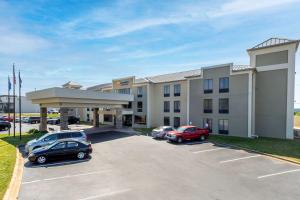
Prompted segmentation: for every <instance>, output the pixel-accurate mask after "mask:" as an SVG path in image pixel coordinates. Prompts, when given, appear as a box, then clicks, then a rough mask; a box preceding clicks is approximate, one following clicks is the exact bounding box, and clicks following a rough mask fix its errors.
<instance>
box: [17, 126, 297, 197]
mask: <svg viewBox="0 0 300 200" xmlns="http://www.w3.org/2000/svg"><path fill="white" fill-rule="evenodd" d="M91 139H92V143H93V153H92V155H91V158H89V159H86V160H85V161H80V162H79V161H76V160H69V161H59V162H53V163H48V164H45V165H41V166H38V165H33V164H31V163H29V162H25V166H24V174H23V179H22V184H21V190H20V193H19V199H25V200H27V199H28V200H29V199H30V200H33V199H39V200H40V199H64V200H68V199H75V200H76V199H78V200H79V199H81V200H88V199H197V200H198V199H214V200H215V199H230V200H232V199H264V200H266V199H272V200H273V199H280V200H282V199H298V198H299V196H300V190H299V185H300V166H299V165H295V164H291V163H288V162H285V161H281V160H277V159H273V158H270V157H266V156H262V155H259V154H254V153H250V152H246V151H244V150H240V149H233V148H229V147H226V146H219V145H216V144H212V143H209V142H203V143H201V142H197V141H195V142H188V143H184V144H181V145H176V144H170V143H167V142H166V141H160V140H153V139H152V138H150V137H146V136H138V135H133V134H127V133H118V132H105V133H99V134H93V135H91Z"/></svg>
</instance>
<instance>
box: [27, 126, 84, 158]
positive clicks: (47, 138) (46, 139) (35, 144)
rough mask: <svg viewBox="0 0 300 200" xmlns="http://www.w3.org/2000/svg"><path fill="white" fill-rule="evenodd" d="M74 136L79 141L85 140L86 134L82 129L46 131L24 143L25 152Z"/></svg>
mask: <svg viewBox="0 0 300 200" xmlns="http://www.w3.org/2000/svg"><path fill="white" fill-rule="evenodd" d="M67 138H74V139H77V140H80V141H87V136H86V134H85V133H84V132H83V131H61V132H55V133H47V134H45V135H43V136H42V137H40V138H38V139H33V140H30V141H29V142H27V143H26V145H25V152H26V153H30V152H31V151H32V150H34V149H37V148H40V147H44V146H47V145H50V144H53V143H54V142H56V141H57V140H60V139H67Z"/></svg>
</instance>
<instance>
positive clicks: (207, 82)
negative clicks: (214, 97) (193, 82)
mask: <svg viewBox="0 0 300 200" xmlns="http://www.w3.org/2000/svg"><path fill="white" fill-rule="evenodd" d="M204 93H205V94H208V93H213V80H212V79H204Z"/></svg>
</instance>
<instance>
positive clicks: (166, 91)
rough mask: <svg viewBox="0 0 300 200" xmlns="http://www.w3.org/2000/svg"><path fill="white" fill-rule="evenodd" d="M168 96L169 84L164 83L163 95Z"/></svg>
mask: <svg viewBox="0 0 300 200" xmlns="http://www.w3.org/2000/svg"><path fill="white" fill-rule="evenodd" d="M169 96H170V85H164V97H169Z"/></svg>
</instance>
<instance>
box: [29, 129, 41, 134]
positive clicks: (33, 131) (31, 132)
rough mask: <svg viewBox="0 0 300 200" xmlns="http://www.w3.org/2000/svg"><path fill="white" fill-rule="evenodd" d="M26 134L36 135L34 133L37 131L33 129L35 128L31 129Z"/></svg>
mask: <svg viewBox="0 0 300 200" xmlns="http://www.w3.org/2000/svg"><path fill="white" fill-rule="evenodd" d="M28 133H30V134H36V133H39V130H37V129H35V128H32V129H30V130H29V131H28Z"/></svg>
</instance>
